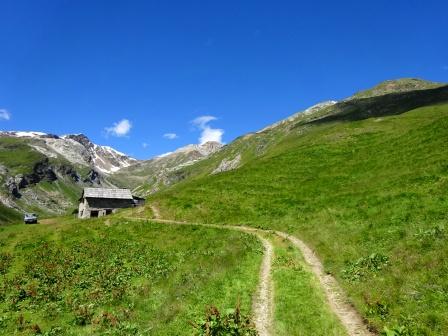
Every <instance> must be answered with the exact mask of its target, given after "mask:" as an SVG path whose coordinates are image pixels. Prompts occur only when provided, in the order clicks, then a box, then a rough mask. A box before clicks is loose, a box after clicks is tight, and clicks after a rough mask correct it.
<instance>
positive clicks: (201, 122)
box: [192, 115, 217, 128]
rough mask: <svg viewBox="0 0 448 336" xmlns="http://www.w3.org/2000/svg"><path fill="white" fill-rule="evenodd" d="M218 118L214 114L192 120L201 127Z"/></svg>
mask: <svg viewBox="0 0 448 336" xmlns="http://www.w3.org/2000/svg"><path fill="white" fill-rule="evenodd" d="M216 119H217V118H216V117H214V116H210V115H206V116H200V117H197V118H196V119H194V120H193V121H192V123H193V125H196V126H197V127H199V128H204V127H205V126H206V125H207V124H208V123H209V122H210V121H213V120H216Z"/></svg>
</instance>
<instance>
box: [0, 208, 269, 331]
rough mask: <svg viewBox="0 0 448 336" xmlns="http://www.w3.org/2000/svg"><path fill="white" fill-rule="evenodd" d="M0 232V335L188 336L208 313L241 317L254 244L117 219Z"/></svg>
mask: <svg viewBox="0 0 448 336" xmlns="http://www.w3.org/2000/svg"><path fill="white" fill-rule="evenodd" d="M52 222H53V223H52V224H42V225H33V226H25V225H11V226H7V227H0V334H1V335H34V334H41V333H42V334H45V335H192V334H193V333H194V329H193V327H192V326H191V325H190V322H193V321H198V320H200V319H201V318H203V317H204V316H205V310H206V309H207V307H208V306H209V305H215V306H217V307H218V308H219V309H220V310H222V311H226V309H228V308H232V307H235V305H236V304H237V302H238V300H239V302H240V304H241V310H242V312H243V313H244V314H245V315H246V314H249V313H250V312H251V305H252V295H253V293H254V292H255V288H256V286H257V283H258V270H259V263H260V260H261V255H262V250H261V244H260V243H259V242H258V240H257V239H256V238H255V237H254V236H252V235H248V234H245V233H241V232H236V231H233V230H220V229H213V228H198V227H185V226H183V227H179V226H178V227H176V226H167V225H161V224H155V223H150V222H146V221H132V222H131V221H128V220H125V219H122V218H121V219H120V218H117V217H115V218H113V217H112V218H108V219H96V220H87V221H78V220H73V219H69V218H60V219H55V220H52Z"/></svg>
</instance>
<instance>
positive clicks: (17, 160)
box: [0, 137, 44, 175]
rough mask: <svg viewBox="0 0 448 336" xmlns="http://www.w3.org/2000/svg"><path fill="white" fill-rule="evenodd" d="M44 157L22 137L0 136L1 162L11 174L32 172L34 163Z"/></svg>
mask: <svg viewBox="0 0 448 336" xmlns="http://www.w3.org/2000/svg"><path fill="white" fill-rule="evenodd" d="M11 153H14V155H11ZM43 158H44V155H43V154H41V153H39V152H38V151H36V150H34V149H32V148H31V147H29V146H28V145H27V144H26V142H25V141H24V140H22V139H17V138H8V137H0V162H1V163H2V165H5V166H6V167H7V168H8V169H9V171H10V174H11V175H17V174H28V173H32V171H33V167H34V165H35V164H36V163H37V162H39V161H41V160H42V159H43Z"/></svg>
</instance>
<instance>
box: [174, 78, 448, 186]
mask: <svg viewBox="0 0 448 336" xmlns="http://www.w3.org/2000/svg"><path fill="white" fill-rule="evenodd" d="M447 99H448V86H447V85H443V84H441V83H434V82H429V81H424V80H420V79H414V78H411V79H398V80H389V81H385V82H383V83H380V84H379V85H377V86H375V87H374V88H372V89H368V90H365V91H362V92H359V93H357V94H355V95H353V96H351V97H348V98H347V99H344V100H341V101H326V102H322V103H319V104H316V105H314V106H311V107H309V108H307V109H305V110H303V111H299V112H297V113H295V114H293V115H292V116H290V117H288V118H286V119H284V120H281V121H279V122H276V123H274V124H272V125H268V126H267V127H265V128H263V129H261V130H259V131H255V132H252V133H248V134H245V135H242V136H240V137H239V138H237V139H235V140H234V141H233V142H231V143H229V144H228V145H226V146H224V147H223V148H222V149H221V150H219V151H217V152H216V153H214V154H213V155H210V156H209V157H207V158H206V159H205V160H202V161H201V162H199V163H196V164H194V165H188V166H185V167H179V169H177V170H176V171H175V173H174V172H171V175H175V176H171V179H172V180H173V181H175V182H174V183H177V182H180V181H183V180H188V179H193V178H200V177H205V176H208V175H211V174H216V173H221V172H225V171H229V170H233V169H236V168H239V167H243V166H244V165H245V164H246V163H249V162H252V161H253V160H254V159H256V158H261V157H263V156H264V155H266V154H267V153H269V152H270V150H271V148H273V147H275V146H276V145H278V144H279V143H287V141H288V139H289V138H290V137H291V136H296V135H302V134H303V135H305V134H307V133H308V132H309V131H310V130H312V129H314V127H315V126H317V125H319V124H329V123H332V122H338V121H339V122H349V121H356V120H364V119H369V118H375V117H377V118H381V117H386V116H392V115H400V114H402V113H405V112H407V111H410V110H412V109H415V108H418V107H422V106H429V105H434V104H438V103H441V102H445V101H447ZM171 184H173V183H171Z"/></svg>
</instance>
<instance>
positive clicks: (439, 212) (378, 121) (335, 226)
mask: <svg viewBox="0 0 448 336" xmlns="http://www.w3.org/2000/svg"><path fill="white" fill-rule="evenodd" d="M432 90H435V91H432V92H430V90H428V92H429V94H425V93H422V92H423V91H420V92H417V93H416V92H415V91H413V92H411V93H408V92H406V93H400V94H398V95H397V96H394V95H392V96H391V95H388V96H385V97H386V98H385V99H384V100H382V98H383V97H374V98H369V99H377V100H376V103H378V104H379V103H382V104H383V105H374V102H375V101H369V100H363V99H360V100H356V99H355V100H354V101H351V102H343V104H345V107H344V105H338V106H337V107H336V108H337V109H339V110H336V112H335V110H332V111H331V113H332V115H330V114H328V115H329V116H330V117H326V116H325V113H327V112H328V113H329V111H323V112H322V113H321V115H320V116H319V117H320V120H318V121H312V120H311V122H310V120H308V121H307V122H300V120H299V121H297V120H296V121H294V122H292V123H290V124H289V125H287V127H288V132H284V131H280V129H279V128H278V127H277V128H275V129H272V130H268V131H266V132H264V133H265V135H264V136H263V135H258V134H257V135H255V137H258V139H259V140H258V143H260V142H261V141H262V140H263V139H272V141H271V142H270V143H269V146H267V148H266V149H265V150H264V151H263V152H261V153H259V155H252V157H250V156H246V157H245V161H244V164H243V165H242V166H241V167H240V168H239V169H236V170H233V171H229V172H224V173H220V174H215V175H209V173H207V169H208V168H207V165H209V166H213V165H214V164H216V162H219V159H216V156H215V157H212V158H211V159H209V160H206V161H203V162H201V163H199V165H197V166H196V165H194V166H191V167H188V169H190V170H191V171H194V169H195V168H198V170H197V171H199V172H201V173H196V178H192V179H191V180H186V181H184V182H182V183H180V184H178V185H177V186H175V187H174V188H172V189H169V190H166V191H164V192H161V193H159V194H156V195H154V196H153V197H152V199H151V201H152V202H155V203H157V204H158V205H159V206H160V208H161V211H162V215H163V216H164V217H167V218H176V219H184V220H189V221H198V222H207V223H227V224H237V223H238V224H247V225H252V226H256V227H263V228H271V229H279V230H283V231H288V232H290V233H292V234H294V235H296V236H298V237H301V238H302V239H304V240H306V241H307V242H308V243H309V244H310V245H311V246H313V247H314V248H315V249H316V251H317V253H318V255H319V256H320V258H321V259H322V260H323V261H324V264H325V267H326V270H327V271H328V272H330V273H332V274H333V275H335V276H336V277H337V279H338V280H339V282H340V283H341V285H342V286H343V287H344V288H345V289H346V291H347V293H348V294H349V296H350V298H351V300H352V301H353V304H354V305H355V306H356V307H357V309H358V310H359V311H360V312H361V314H362V315H363V316H364V317H365V319H366V320H367V321H368V322H369V324H370V325H371V327H372V328H374V329H376V330H382V329H383V327H384V326H387V327H389V328H393V327H403V330H407V331H406V332H407V334H409V335H444V334H447V333H448V315H447V308H446V306H447V300H448V296H447V294H446V293H447V292H448V261H447V260H448V258H447V257H448V248H447V236H448V234H447V233H446V230H447V228H448V212H447V209H448V197H447V190H448V189H447V188H448V164H447V162H448V151H447V140H448V131H447V130H448V104H436V105H431V106H425V107H420V108H417V109H415V107H416V106H422V105H425V104H426V105H428V104H427V102H428V101H429V102H430V101H431V99H432V98H434V97H435V98H434V99H435V100H433V101H432V104H434V103H435V102H441V101H443V99H445V101H448V99H446V97H445V96H446V94H445V93H444V91H443V90H445V91H446V88H445V89H444V88H442V89H432ZM442 91H443V92H442ZM433 93H434V94H433ZM397 97H398V98H399V99H397ZM415 104H417V105H415ZM341 106H342V109H341ZM347 106H348V107H347ZM353 106H355V108H353ZM369 106H370V107H372V108H369V109H367V107H369ZM374 106H381V108H377V109H373V107H374ZM406 106H407V107H408V110H410V109H413V108H414V109H413V110H410V111H407V112H405V110H404V109H405V107H406ZM335 116H336V117H335ZM308 119H309V118H308ZM282 127H283V126H282ZM285 127H286V126H285ZM252 139H254V137H248V138H247V141H253V140H252ZM260 139H262V140H260ZM238 142H239V143H240V144H247V142H246V141H244V140H243V139H239V140H237V141H236V142H235V143H233V144H230V145H229V146H227V148H225V149H224V150H227V151H230V150H233V151H234V152H235V153H237V152H238V151H241V152H243V153H245V152H250V150H252V153H254V151H255V150H256V149H254V147H251V146H248V147H247V148H244V147H243V146H242V145H241V146H240V147H239V146H238V145H237V144H238ZM255 142H256V143H257V141H255ZM248 148H251V149H248ZM255 148H256V147H255ZM218 155H223V154H222V153H218ZM403 333H405V332H403ZM405 334H406V333H405Z"/></svg>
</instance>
